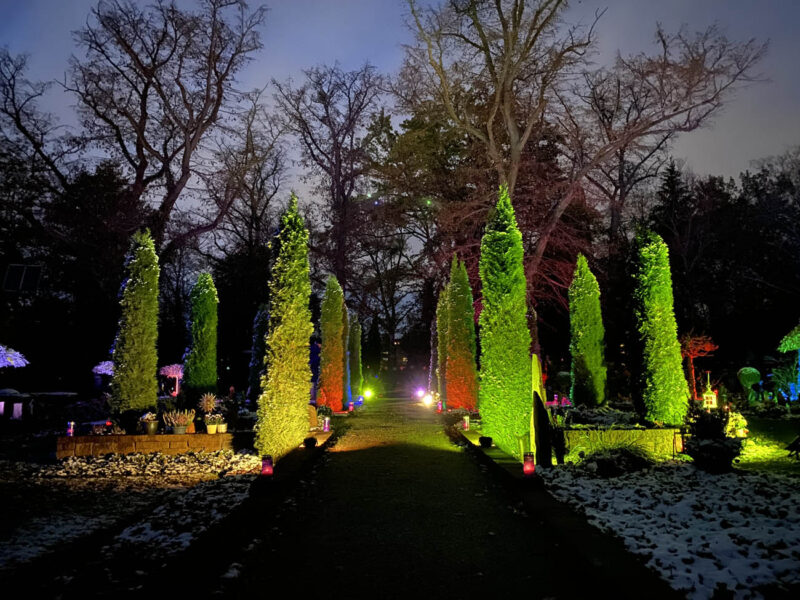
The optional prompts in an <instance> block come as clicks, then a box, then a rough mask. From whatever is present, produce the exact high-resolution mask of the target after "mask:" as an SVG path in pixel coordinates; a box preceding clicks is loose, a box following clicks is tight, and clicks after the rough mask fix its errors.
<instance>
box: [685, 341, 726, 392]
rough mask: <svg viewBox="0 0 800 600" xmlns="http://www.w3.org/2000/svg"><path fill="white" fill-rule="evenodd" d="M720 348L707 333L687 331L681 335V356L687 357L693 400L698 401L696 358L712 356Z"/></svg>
mask: <svg viewBox="0 0 800 600" xmlns="http://www.w3.org/2000/svg"><path fill="white" fill-rule="evenodd" d="M718 348H719V346H717V345H716V344H715V343H714V341H713V340H712V339H711V338H710V337H709V336H707V335H692V334H691V333H687V334H686V335H684V336H682V337H681V356H682V357H683V358H685V359H686V364H687V366H688V368H689V382H690V384H691V386H692V400H695V401H697V378H696V377H695V374H694V359H695V358H700V357H702V356H711V355H712V354H714V351H715V350H717V349H718Z"/></svg>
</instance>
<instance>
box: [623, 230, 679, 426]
mask: <svg viewBox="0 0 800 600" xmlns="http://www.w3.org/2000/svg"><path fill="white" fill-rule="evenodd" d="M637 244H638V255H639V265H638V270H637V272H636V274H635V278H636V291H635V301H636V305H637V309H636V317H637V322H638V330H639V335H640V337H641V340H642V345H643V349H644V350H643V351H644V356H643V365H642V367H643V368H642V382H641V384H642V390H641V397H642V403H643V408H644V417H645V418H646V419H647V420H648V421H652V422H656V423H664V424H667V425H680V424H682V423H683V421H684V419H685V417H686V413H687V411H688V409H689V387H688V385H687V383H686V377H684V374H683V365H682V359H681V346H680V343H679V342H678V327H677V324H676V323H675V311H674V309H673V296H672V275H671V273H670V267H669V252H668V250H667V245H666V244H665V243H664V240H662V239H661V238H660V237H659V236H658V235H656V234H654V233H645V234H642V235H640V236H639V238H638V239H637Z"/></svg>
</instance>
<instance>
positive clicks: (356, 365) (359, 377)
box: [349, 313, 364, 395]
mask: <svg viewBox="0 0 800 600" xmlns="http://www.w3.org/2000/svg"><path fill="white" fill-rule="evenodd" d="M349 347H350V351H349V354H350V388H351V389H352V390H353V392H354V393H355V394H356V395H359V394H361V388H362V387H363V385H364V375H363V372H362V370H361V324H360V323H359V322H358V315H356V314H355V313H354V314H352V315H351V316H350V341H349Z"/></svg>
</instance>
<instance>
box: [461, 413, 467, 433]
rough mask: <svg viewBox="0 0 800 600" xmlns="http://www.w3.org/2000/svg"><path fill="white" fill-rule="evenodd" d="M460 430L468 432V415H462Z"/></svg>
mask: <svg viewBox="0 0 800 600" xmlns="http://www.w3.org/2000/svg"><path fill="white" fill-rule="evenodd" d="M461 429H463V430H464V431H469V415H464V417H463V418H462V419H461Z"/></svg>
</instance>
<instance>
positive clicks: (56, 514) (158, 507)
mask: <svg viewBox="0 0 800 600" xmlns="http://www.w3.org/2000/svg"><path fill="white" fill-rule="evenodd" d="M260 467H261V461H260V459H259V458H258V457H257V456H255V455H252V454H247V453H239V454H234V453H233V452H230V451H220V452H197V453H189V454H181V455H174V456H172V455H163V454H130V455H124V456H123V455H110V456H106V457H80V458H75V457H71V458H67V459H64V460H62V461H60V462H58V463H56V464H34V463H26V462H17V461H5V460H3V461H0V484H2V486H3V490H4V494H5V497H4V498H3V506H4V508H5V514H4V517H6V518H9V520H8V521H6V522H5V523H4V524H3V526H2V527H1V528H0V569H3V568H13V565H15V564H19V563H21V562H26V561H29V560H31V559H34V558H36V557H37V556H39V555H41V554H43V553H46V552H50V551H52V550H54V549H57V548H58V547H59V546H62V545H63V544H65V543H68V542H71V541H74V540H76V539H79V538H81V537H84V536H87V535H89V534H92V533H93V532H95V531H98V530H99V529H104V528H110V531H112V532H113V531H114V526H115V524H117V523H120V522H123V521H127V522H129V521H130V519H131V518H132V517H133V518H136V519H137V520H136V523H135V524H134V525H132V526H130V527H127V528H126V529H125V530H124V531H122V533H120V534H119V535H117V537H116V538H115V539H114V540H113V541H111V542H110V544H109V546H108V549H109V551H115V550H116V549H118V548H121V547H125V548H126V549H127V550H132V549H134V547H135V546H138V545H146V546H147V547H148V548H149V550H150V552H155V553H161V554H168V553H171V552H174V551H176V550H180V549H181V548H182V547H185V546H186V545H188V544H189V543H190V542H191V539H193V537H192V536H196V535H198V534H199V533H201V532H202V531H205V529H207V528H208V527H209V526H210V525H211V524H213V523H215V522H217V521H219V520H220V519H221V518H223V516H224V515H225V514H227V513H228V512H229V511H230V510H232V509H233V508H234V507H235V506H236V505H237V504H239V503H240V502H241V501H242V499H243V498H244V497H246V495H247V491H248V488H249V485H250V482H251V481H252V478H253V477H254V476H255V475H254V474H255V473H258V471H259V469H260ZM12 515H15V516H14V517H13V519H11V516H12ZM119 527H120V528H121V527H122V525H119ZM188 532H192V533H191V534H188ZM142 547H143V546H142Z"/></svg>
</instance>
